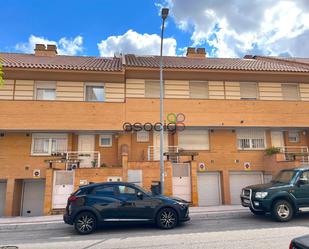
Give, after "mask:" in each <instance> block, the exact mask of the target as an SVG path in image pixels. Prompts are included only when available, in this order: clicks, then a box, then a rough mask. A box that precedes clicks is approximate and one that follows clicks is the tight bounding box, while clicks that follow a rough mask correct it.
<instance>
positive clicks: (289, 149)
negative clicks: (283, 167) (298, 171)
mask: <svg viewBox="0 0 309 249" xmlns="http://www.w3.org/2000/svg"><path fill="white" fill-rule="evenodd" d="M279 149H280V152H279V153H277V154H276V161H277V162H299V163H300V164H308V163H309V149H308V146H285V147H281V148H279Z"/></svg>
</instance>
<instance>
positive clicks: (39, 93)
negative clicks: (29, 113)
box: [35, 82, 56, 100]
mask: <svg viewBox="0 0 309 249" xmlns="http://www.w3.org/2000/svg"><path fill="white" fill-rule="evenodd" d="M35 99H37V100H55V99H56V83H54V82H36V83H35Z"/></svg>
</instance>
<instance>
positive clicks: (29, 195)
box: [21, 180, 45, 216]
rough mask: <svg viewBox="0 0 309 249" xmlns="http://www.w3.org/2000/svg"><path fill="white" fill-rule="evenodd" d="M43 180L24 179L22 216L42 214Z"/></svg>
mask: <svg viewBox="0 0 309 249" xmlns="http://www.w3.org/2000/svg"><path fill="white" fill-rule="evenodd" d="M44 193H45V180H25V181H24V184H23V202H22V209H21V210H22V212H21V215H22V216H40V215H43V207H44Z"/></svg>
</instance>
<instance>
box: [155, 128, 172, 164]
mask: <svg viewBox="0 0 309 249" xmlns="http://www.w3.org/2000/svg"><path fill="white" fill-rule="evenodd" d="M163 148H164V149H163V151H164V152H167V151H168V133H167V132H164V146H163ZM153 160H154V161H158V160H160V132H159V131H154V132H153ZM164 160H165V157H164Z"/></svg>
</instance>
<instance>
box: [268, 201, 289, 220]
mask: <svg viewBox="0 0 309 249" xmlns="http://www.w3.org/2000/svg"><path fill="white" fill-rule="evenodd" d="M271 214H272V217H273V218H274V219H275V220H277V221H280V222H287V221H290V220H291V219H292V218H293V215H294V208H293V206H292V205H291V204H290V203H289V202H288V201H286V200H279V201H276V202H275V204H274V205H273V208H272V213H271Z"/></svg>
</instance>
